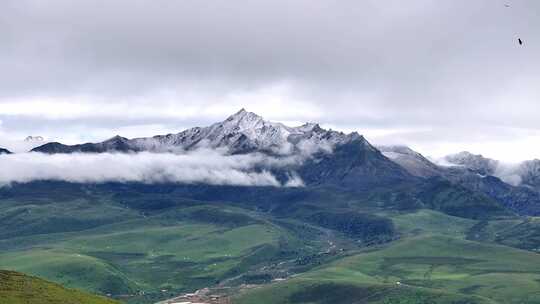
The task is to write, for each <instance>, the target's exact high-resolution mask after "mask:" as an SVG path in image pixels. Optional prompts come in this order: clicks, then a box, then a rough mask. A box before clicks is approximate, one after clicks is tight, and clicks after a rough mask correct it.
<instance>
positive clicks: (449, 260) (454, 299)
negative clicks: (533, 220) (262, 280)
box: [237, 236, 540, 304]
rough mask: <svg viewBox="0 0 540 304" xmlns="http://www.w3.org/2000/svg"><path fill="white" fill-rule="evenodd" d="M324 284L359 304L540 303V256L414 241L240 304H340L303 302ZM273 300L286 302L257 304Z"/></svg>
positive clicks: (432, 239) (443, 240) (447, 241)
mask: <svg viewBox="0 0 540 304" xmlns="http://www.w3.org/2000/svg"><path fill="white" fill-rule="evenodd" d="M397 282H399V284H398V283H397ZM320 284H323V285H328V284H330V285H331V286H334V285H336V286H341V287H339V288H344V286H351V287H350V288H349V289H351V288H352V289H355V288H360V289H361V290H362V292H358V298H355V299H354V300H356V301H360V302H359V303H385V302H384V301H390V302H388V303H402V302H399V301H406V300H408V299H411V298H414V297H417V298H418V300H417V301H416V302H414V301H413V302H403V303H540V292H539V291H540V256H539V255H537V254H535V253H531V252H528V251H522V250H518V249H513V248H509V247H505V246H499V245H490V244H482V243H477V242H471V241H465V240H460V239H457V238H451V237H444V236H421V237H413V238H409V239H404V240H402V241H398V242H396V243H395V244H393V245H392V246H389V247H387V248H384V249H381V250H377V251H373V252H370V253H365V254H358V255H354V256H351V257H348V258H345V259H342V260H339V261H337V262H335V263H332V264H330V265H328V266H323V267H321V268H320V269H317V270H313V271H310V272H307V273H305V274H303V275H300V276H298V277H296V278H294V279H293V280H291V281H288V282H286V283H281V284H275V285H273V286H270V287H266V288H261V289H256V290H253V291H250V292H248V293H246V294H245V295H243V296H241V297H239V298H238V299H237V303H242V304H244V303H287V304H289V303H340V302H339V301H337V300H336V299H333V298H331V297H330V298H325V297H324V294H325V293H322V292H321V293H320V297H319V298H318V300H315V299H311V300H309V299H305V298H301V297H298V296H297V294H298V293H306V292H307V290H311V289H312V290H315V291H316V290H322V289H317V288H319V287H316V286H319V285H320ZM314 286H315V287H314ZM321 288H323V287H321ZM324 288H326V287H324ZM324 288H323V289H324ZM327 289H328V288H327ZM324 290H326V289H324ZM328 290H330V289H328ZM345 290H348V289H347V288H346V289H345ZM383 290H386V291H385V292H383ZM378 293H382V294H387V295H388V297H382V296H381V297H378V296H375V294H378ZM271 294H273V295H276V294H277V295H280V300H279V301H277V302H271V301H270V300H268V301H267V302H257V301H256V299H257V298H261V299H264V298H265V297H267V296H269V295H271ZM390 295H392V296H390ZM336 297H339V294H336ZM394 297H395V298H394ZM336 301H337V302H336ZM361 301H364V302H361ZM392 301H393V302H392ZM396 301H397V302H396ZM430 301H431V302H430ZM459 301H461V302H459ZM344 303H345V302H344Z"/></svg>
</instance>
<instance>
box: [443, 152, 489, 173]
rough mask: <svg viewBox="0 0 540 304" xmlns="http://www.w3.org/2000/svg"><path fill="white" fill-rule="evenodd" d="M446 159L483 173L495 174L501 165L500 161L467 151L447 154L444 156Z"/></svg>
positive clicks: (451, 162)
mask: <svg viewBox="0 0 540 304" xmlns="http://www.w3.org/2000/svg"><path fill="white" fill-rule="evenodd" d="M444 161H447V162H448V163H450V164H454V165H459V166H463V167H466V168H468V169H470V170H473V171H475V172H477V173H479V174H482V175H494V174H495V172H496V171H497V168H498V167H499V161H497V160H494V159H491V158H486V157H484V156H482V155H480V154H472V153H470V152H467V151H463V152H459V153H456V154H451V155H447V156H445V157H444Z"/></svg>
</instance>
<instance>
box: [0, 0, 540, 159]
mask: <svg viewBox="0 0 540 304" xmlns="http://www.w3.org/2000/svg"><path fill="white" fill-rule="evenodd" d="M505 4H508V5H509V6H510V7H506V5H505ZM518 38H521V39H522V40H523V42H524V44H523V45H522V46H520V45H519V44H518V42H517V39H518ZM242 107H245V108H246V109H247V110H250V111H253V112H256V113H258V114H259V115H262V116H263V117H265V118H267V119H269V120H275V121H282V122H286V123H289V124H300V123H302V122H305V121H316V122H320V123H321V124H322V125H323V126H325V127H331V128H334V129H340V130H344V131H353V130H356V131H358V132H359V133H361V134H364V135H365V136H366V138H368V140H370V141H371V142H373V143H376V144H388V143H393V144H407V145H409V146H411V147H412V148H414V149H416V150H418V151H420V152H422V153H424V154H426V155H432V156H440V155H443V154H446V153H452V152H458V151H461V150H470V151H471V152H476V153H482V154H484V155H486V156H490V157H494V158H499V159H502V160H507V161H517V160H521V159H530V158H535V157H536V158H540V119H539V117H538V116H539V114H540V1H537V0H528V1H525V0H521V1H520V0H507V1H499V0H473V1H471V0H448V1H441V0H432V1H428V0H415V1H402V0H365V1H359V0H354V1H321V0H304V1H295V0H286V1H285V0H284V1H282V0H271V1H269V0H267V1H230V0H223V1H220V0H212V1H206V0H193V1H191V0H178V1H167V0H148V1H136V0H129V1H128V0H126V1H111V0H103V1H99V0H92V1H71V0H66V1H51V0H50V1H24V0H13V1H11V0H4V1H2V2H0V143H2V142H7V141H14V140H19V139H22V138H24V137H26V136H27V135H41V136H44V137H45V138H48V139H55V140H60V141H63V142H66V143H75V142H80V141H98V140H103V139H106V138H108V137H111V136H113V135H115V134H120V135H124V136H127V137H134V136H149V135H155V134H161V133H168V132H178V131H181V130H183V129H185V128H188V127H192V126H204V125H208V124H210V123H212V122H215V121H218V120H222V119H224V118H225V117H227V116H228V115H230V114H232V113H234V112H236V111H237V110H238V109H240V108H242Z"/></svg>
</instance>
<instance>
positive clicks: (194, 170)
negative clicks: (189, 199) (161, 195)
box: [0, 150, 303, 187]
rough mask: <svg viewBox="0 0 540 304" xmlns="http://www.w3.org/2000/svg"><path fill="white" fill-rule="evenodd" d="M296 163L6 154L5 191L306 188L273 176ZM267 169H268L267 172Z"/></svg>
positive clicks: (217, 156)
mask: <svg viewBox="0 0 540 304" xmlns="http://www.w3.org/2000/svg"><path fill="white" fill-rule="evenodd" d="M298 161H299V160H298V159H294V158H273V157H268V156H265V155H263V154H259V153H253V154H246V155H227V154H225V153H222V152H220V151H216V150H198V151H194V152H190V153H185V154H173V153H149V152H142V153H136V154H121V153H101V154H80V153H77V154H54V155H47V154H42V153H21V154H12V155H0V168H1V170H0V186H1V185H7V184H10V183H13V182H30V181H36V180H58V181H68V182H79V183H87V182H88V183H102V182H143V183H161V182H178V183H204V184H211V185H240V186H275V187H279V186H287V187H298V186H302V185H303V182H302V180H301V179H300V177H298V176H297V175H296V174H294V173H291V174H290V179H289V180H288V181H286V182H284V184H282V183H280V182H279V181H278V180H277V179H276V177H275V176H274V175H273V174H272V173H271V172H270V170H271V169H277V168H283V167H285V166H289V165H291V164H295V163H297V162H298ZM261 168H262V169H261Z"/></svg>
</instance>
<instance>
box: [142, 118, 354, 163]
mask: <svg viewBox="0 0 540 304" xmlns="http://www.w3.org/2000/svg"><path fill="white" fill-rule="evenodd" d="M358 138H361V136H360V135H358V133H351V134H344V133H342V132H337V131H333V130H325V129H322V128H321V127H320V126H319V125H318V124H315V123H306V124H304V125H302V126H299V127H288V126H286V125H284V124H282V123H277V122H269V121H266V120H264V119H263V118H262V117H261V116H259V115H257V114H255V113H252V112H248V111H246V110H245V109H242V110H240V111H239V112H237V113H235V114H234V115H232V116H230V117H228V118H227V119H226V120H224V121H222V122H218V123H215V124H212V125H210V126H208V127H195V128H191V129H188V130H185V131H183V132H180V133H177V134H167V135H158V136H154V137H151V138H136V139H133V140H132V142H133V144H135V145H136V146H137V147H139V149H141V150H145V149H150V150H163V149H165V150H167V149H179V148H181V149H184V150H192V149H194V148H201V147H208V148H227V149H228V150H229V152H231V153H233V154H238V153H248V152H252V151H264V152H269V153H272V154H277V155H287V154H292V153H295V152H301V153H306V154H311V153H313V152H317V151H320V150H326V151H331V150H332V147H333V146H334V145H336V144H337V143H345V142H348V141H350V140H352V139H358Z"/></svg>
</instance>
